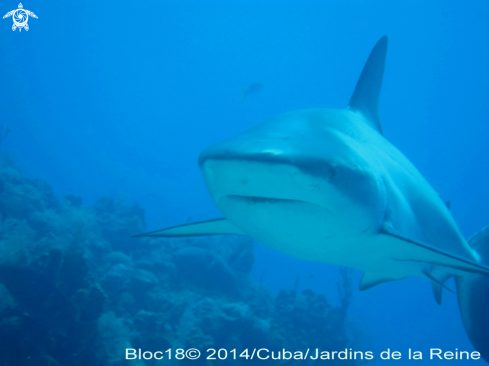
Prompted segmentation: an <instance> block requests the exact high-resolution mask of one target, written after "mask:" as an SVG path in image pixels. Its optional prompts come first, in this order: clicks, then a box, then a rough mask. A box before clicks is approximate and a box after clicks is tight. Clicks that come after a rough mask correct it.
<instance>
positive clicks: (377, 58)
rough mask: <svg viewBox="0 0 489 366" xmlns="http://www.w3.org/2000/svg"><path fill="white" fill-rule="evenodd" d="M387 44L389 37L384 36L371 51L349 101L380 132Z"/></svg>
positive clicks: (352, 107)
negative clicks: (380, 100) (380, 104)
mask: <svg viewBox="0 0 489 366" xmlns="http://www.w3.org/2000/svg"><path fill="white" fill-rule="evenodd" d="M387 44H388V38H387V36H383V37H382V38H381V39H379V41H378V42H377V43H376V45H375V46H374V48H373V49H372V52H370V56H369V57H368V59H367V62H366V63H365V66H364V67H363V70H362V73H361V74H360V78H359V79H358V81H357V86H356V87H355V90H354V91H353V94H352V96H351V99H350V103H348V108H350V109H353V110H357V111H359V112H361V113H362V114H363V115H364V116H365V117H366V118H367V119H368V121H369V122H370V124H371V125H372V127H373V128H375V129H376V130H377V131H379V132H380V133H382V127H381V125H380V119H379V96H380V90H381V89H382V80H383V79H384V69H385V58H386V56H387Z"/></svg>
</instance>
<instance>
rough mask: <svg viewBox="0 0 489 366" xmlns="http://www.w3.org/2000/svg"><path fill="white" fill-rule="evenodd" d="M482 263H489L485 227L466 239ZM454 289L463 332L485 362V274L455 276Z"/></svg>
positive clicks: (488, 318)
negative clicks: (455, 287)
mask: <svg viewBox="0 0 489 366" xmlns="http://www.w3.org/2000/svg"><path fill="white" fill-rule="evenodd" d="M469 245H470V246H471V247H472V249H473V250H475V251H476V252H477V254H478V255H479V257H480V261H481V262H482V263H483V264H486V265H488V264H489V226H487V227H485V228H484V229H482V230H481V231H479V232H478V233H476V234H475V235H473V236H472V237H471V238H470V239H469ZM456 281H457V291H458V303H459V306H460V313H461V314H462V320H463V322H464V326H465V331H466V332H467V335H468V337H469V339H470V342H472V345H473V346H474V348H475V349H476V350H477V351H479V352H480V354H481V356H482V358H483V359H484V360H485V361H486V362H488V363H489V331H488V329H489V311H488V309H489V277H488V276H484V275H480V274H468V275H466V276H463V277H458V278H457V279H456Z"/></svg>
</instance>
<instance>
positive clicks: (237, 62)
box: [0, 0, 489, 365]
mask: <svg viewBox="0 0 489 366" xmlns="http://www.w3.org/2000/svg"><path fill="white" fill-rule="evenodd" d="M0 5H1V9H0V11H3V13H7V12H9V11H10V10H12V9H15V8H17V6H18V4H17V3H16V2H11V1H5V0H2V1H1V2H0ZM23 5H24V8H25V9H28V10H30V11H32V12H34V13H35V14H36V15H37V16H38V17H39V19H33V18H32V17H30V18H29V26H30V29H29V31H28V32H26V31H25V30H22V31H21V32H19V31H18V30H17V31H15V32H13V31H12V29H11V27H12V19H11V18H7V19H3V20H2V21H1V22H0V85H1V87H0V111H1V114H0V118H1V119H0V125H2V129H1V130H0V132H1V137H2V138H3V137H5V138H4V139H2V141H1V143H0V150H1V151H0V152H1V153H2V154H3V157H2V163H1V170H0V205H1V206H0V214H1V224H0V227H1V228H0V253H1V257H0V282H1V283H3V287H1V288H0V297H1V298H2V300H1V301H0V312H1V313H0V315H1V320H0V340H1V342H2V344H4V345H8V347H7V349H9V350H10V351H11V352H10V353H9V352H1V354H0V364H2V365H28V364H36V365H57V364H62V365H71V364H73V365H78V364H87V362H91V363H93V364H94V365H118V364H126V363H127V362H129V361H122V360H121V354H119V352H121V353H123V349H124V347H126V346H128V345H131V346H132V347H141V348H146V349H151V348H153V349H155V350H164V349H166V348H168V347H169V346H170V345H172V346H175V345H182V347H197V346H199V347H201V348H202V349H203V348H204V347H206V346H218V345H224V346H226V347H227V348H232V347H231V346H232V345H235V346H236V345H238V346H236V347H238V348H239V347H241V348H244V347H245V346H249V347H253V346H257V347H270V348H273V347H276V348H281V347H284V346H285V347H286V348H290V349H292V350H296V349H297V350H298V349H299V348H301V347H319V348H321V349H324V350H331V351H332V350H344V349H345V348H352V349H355V350H363V351H367V350H371V351H374V354H375V355H376V356H377V354H378V353H379V352H380V351H383V350H386V349H387V348H390V349H391V350H397V351H401V352H402V353H403V354H405V353H406V352H407V349H408V348H412V349H413V350H419V351H423V352H427V351H428V350H429V348H435V347H436V348H442V349H443V350H455V349H456V348H458V349H459V350H472V349H473V348H472V346H471V344H470V342H469V341H468V339H467V336H466V335H465V331H464V329H463V325H462V321H461V318H460V314H459V310H458V304H457V299H456V295H455V294H452V293H449V292H448V291H444V299H443V305H442V306H438V305H437V304H436V302H435V301H434V298H433V295H432V293H431V285H430V284H429V283H428V282H427V281H424V280H421V279H408V280H404V281H399V282H391V283H386V284H382V285H380V286H378V287H375V288H373V289H370V290H368V291H365V292H359V291H358V290H357V288H358V281H359V278H360V277H361V273H360V272H358V271H352V272H345V271H344V270H339V269H338V267H335V266H329V265H326V264H321V263H310V262H305V261H301V260H299V259H295V258H291V257H288V256H286V255H283V254H281V253H278V252H276V251H273V250H271V249H268V248H266V247H264V246H263V245H261V244H259V243H255V242H253V241H251V240H246V239H236V238H232V237H229V238H223V237H215V238H207V239H206V238H201V239H191V240H190V239H181V240H155V239H152V240H150V239H129V237H130V236H131V235H134V234H138V233H141V232H144V231H150V230H156V229H161V228H163V227H166V226H172V225H178V224H181V223H186V222H192V221H199V220H206V219H212V218H216V217H220V216H221V215H220V213H219V212H218V210H217V208H216V207H215V206H214V204H213V203H212V201H211V199H210V196H209V195H208V193H207V190H206V188H205V185H204V181H203V179H202V176H201V173H200V171H199V168H198V165H197V157H198V156H199V154H200V152H201V151H202V150H203V149H204V148H205V147H207V146H209V145H210V144H212V143H214V142H217V141H220V140H222V139H224V138H226V137H230V136H234V135H236V134H238V133H240V132H242V131H244V130H245V129H248V128H250V127H251V126H254V125H256V124H258V123H259V122H262V121H264V120H266V119H268V118H270V117H272V116H274V115H277V114H279V113H283V112H286V111H290V110H295V109H301V108H310V107H331V108H342V107H344V106H345V105H346V104H347V102H348V100H349V98H350V95H351V93H352V91H353V88H354V86H355V84H356V81H357V78H358V76H359V74H360V71H361V69H362V67H363V65H364V62H365V60H366V58H367V56H368V54H369V52H370V50H371V48H372V47H373V45H374V44H375V42H376V41H377V40H378V39H379V38H380V37H381V36H383V35H388V36H389V51H388V56H387V64H386V72H385V77H384V85H383V89H382V94H381V100H380V118H381V123H382V127H383V131H384V135H385V137H386V138H387V139H388V140H389V141H391V142H392V143H393V144H394V145H395V146H396V147H397V148H399V150H400V151H401V152H403V153H404V154H405V155H406V156H407V157H408V158H409V159H410V160H411V161H412V162H413V164H414V165H415V166H416V167H417V168H418V169H419V170H420V172H421V173H422V174H423V175H424V176H425V177H426V179H427V180H428V181H429V182H430V184H431V185H432V186H433V187H434V188H435V190H437V191H438V192H439V193H440V194H441V196H442V197H443V198H444V199H445V200H447V201H450V202H451V207H452V213H453V216H454V217H455V220H456V222H457V223H458V225H459V227H460V229H461V231H462V232H463V234H464V235H465V236H466V237H469V236H470V235H471V234H473V233H475V232H476V231H478V230H480V229H481V228H482V227H484V226H486V225H489V210H488V207H489V194H488V193H487V192H488V189H487V187H488V186H489V169H488V168H489V165H488V163H487V157H488V156H489V144H488V143H487V139H488V136H489V123H488V121H489V105H488V100H489V87H488V85H489V70H488V67H487V65H488V64H489V47H488V46H489V22H488V19H489V3H488V2H487V1H485V0H479V1H475V0H473V1H470V0H469V1H464V2H460V1H452V0H443V1H419V0H417V1H412V0H411V1H381V0H371V1H367V0H342V1H336V0H335V1H333V0H329V1H264V0H262V1H145V2H140V3H135V2H129V1H118V2H115V1H102V2H96V3H95V2H92V3H66V2H60V1H49V2H39V1H36V2H25V3H23ZM257 85H258V86H259V87H257ZM247 88H249V89H248V90H249V91H250V92H249V93H248V94H249V95H247V96H246V97H245V98H244V97H243V89H245V90H246V89H247ZM8 130H10V132H8V134H7V131H8ZM209 258H212V261H214V262H213V263H218V264H217V265H215V266H214V267H212V268H209V266H207V265H206V263H208V262H209ZM212 261H211V262H212ZM196 271H197V272H198V274H197V275H196ZM223 278H226V279H227V280H223ZM216 279H219V281H217V280H216ZM226 281H228V282H226ZM218 282H219V283H223V284H224V285H217V286H216V283H218ZM448 286H449V287H451V288H454V287H455V286H454V283H452V282H450V283H449V284H448ZM308 289H310V290H308ZM53 299H56V301H54V300H53ZM60 299H61V300H60ZM34 303H35V304H38V306H33V305H32V304H34ZM328 348H329V349H328ZM198 362H199V361H195V362H194V363H196V364H198ZM389 362H396V364H408V363H411V362H414V361H408V360H406V359H405V358H404V357H403V359H402V360H399V361H381V360H379V358H378V357H376V358H375V359H374V360H372V361H369V364H371V365H378V364H385V363H389ZM427 362H430V363H433V362H434V363H436V362H438V361H429V360H423V361H416V363H419V364H422V363H427ZM439 362H442V361H439ZM445 362H446V361H445ZM462 362H463V361H462ZM473 362H477V363H478V364H484V361H471V363H473ZM133 364H138V363H137V362H136V361H134V362H133ZM145 364H151V363H150V362H145ZM200 364H202V363H200ZM244 364H246V362H244ZM342 364H348V362H343V363H342ZM351 364H355V363H351Z"/></svg>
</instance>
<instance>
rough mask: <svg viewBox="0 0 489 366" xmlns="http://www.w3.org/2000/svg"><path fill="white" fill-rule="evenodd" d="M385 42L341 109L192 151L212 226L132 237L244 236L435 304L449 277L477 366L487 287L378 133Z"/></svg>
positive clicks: (417, 181)
mask: <svg viewBox="0 0 489 366" xmlns="http://www.w3.org/2000/svg"><path fill="white" fill-rule="evenodd" d="M387 43H388V42H387V37H382V38H381V39H380V40H379V41H378V42H377V44H376V45H375V47H374V48H373V50H372V52H371V54H370V56H369V58H368V60H367V62H366V64H365V67H364V69H363V71H362V74H361V75H360V78H359V80H358V83H357V86H356V88H355V91H354V92H353V95H352V97H351V99H350V102H349V104H348V106H347V107H346V108H345V109H306V110H298V111H293V112H288V113H284V114H282V115H279V116H277V117H275V118H272V119H271V120H269V121H266V122H264V123H261V124H259V125H257V126H256V127H254V128H251V129H250V130H248V131H245V132H243V133H242V134H240V135H238V136H235V137H232V138H229V139H227V140H224V141H222V142H219V143H217V144H215V145H212V146H210V147H208V148H207V149H205V150H204V151H203V152H202V154H201V155H200V158H199V166H200V168H201V169H202V173H203V175H204V179H205V182H206V185H207V188H208V190H209V193H210V195H211V197H212V199H213V201H214V203H215V204H216V206H217V207H218V208H219V210H220V211H221V212H222V213H223V215H224V218H223V219H218V220H211V221H204V222H199V223H193V224H189V225H181V226H176V227H172V228H167V229H164V230H159V231H155V232H151V233H146V234H141V235H138V236H153V237H174V236H195V235H226V234H234V235H249V236H251V237H253V238H255V239H256V240H258V241H260V242H262V243H263V244H265V245H268V246H270V247H272V248H275V249H277V250H279V251H282V252H285V253H287V254H290V255H292V256H294V257H298V258H301V259H305V260H311V261H319V262H325V263H330V264H337V265H341V266H348V267H353V268H356V269H360V270H363V271H364V275H363V278H362V281H361V283H360V288H361V289H368V288H370V287H373V286H375V285H377V284H380V283H382V282H386V281H393V280H401V279H404V278H407V277H410V276H418V277H422V278H425V279H428V280H429V281H430V282H431V283H432V286H433V292H434V295H435V298H436V300H437V302H438V303H441V298H442V289H443V287H445V285H444V283H445V282H446V281H447V280H448V279H449V278H451V277H456V279H457V289H458V293H459V302H460V306H461V312H462V318H463V320H464V324H465V327H466V330H467V333H468V335H469V338H470V340H471V341H472V343H473V345H474V346H475V347H476V348H477V349H478V350H479V351H480V352H481V353H482V356H483V357H484V358H485V360H486V361H488V360H489V353H488V352H487V351H486V349H487V348H488V346H487V345H488V343H489V340H488V339H487V338H488V337H489V336H485V335H484V333H487V332H484V331H482V330H481V329H480V328H477V327H476V326H475V325H474V324H488V323H489V317H487V316H486V315H484V313H485V312H484V311H482V310H481V309H483V308H484V306H486V304H487V303H488V302H489V296H487V293H486V296H485V297H480V296H479V297H477V296H474V295H473V293H474V291H475V289H476V288H477V285H478V283H484V284H485V287H484V288H487V289H489V284H488V283H489V277H486V276H488V275H489V267H488V266H487V264H485V263H484V262H483V261H481V256H480V255H479V254H478V253H477V252H476V251H475V250H474V249H472V248H471V247H470V246H469V244H468V243H467V241H466V240H465V239H464V238H463V236H462V234H461V233H460V231H459V229H458V227H457V225H456V223H455V222H454V220H453V218H452V216H451V214H450V212H449V210H448V209H447V207H446V205H445V204H444V202H443V201H442V200H441V199H440V197H439V195H438V194H437V193H436V192H435V191H434V190H433V188H432V187H431V186H430V185H429V184H428V182H427V181H426V180H425V179H424V178H423V176H422V175H421V174H420V173H419V172H418V170H417V169H416V168H415V167H414V166H413V165H412V164H411V162H410V161H409V160H408V159H407V158H406V157H405V156H404V155H403V154H402V153H401V152H400V151H399V150H397V149H396V148H395V147H394V146H393V145H392V144H391V143H390V142H389V141H388V140H387V139H386V138H385V137H384V136H383V134H382V129H381V126H380V121H379V116H378V100H379V95H380V90H381V86H382V79H383V74H384V66H385V58H386V54H387ZM479 252H480V253H481V254H483V253H482V251H479ZM480 301H483V303H482V304H481V303H480ZM481 317H484V320H482V319H480V318H481Z"/></svg>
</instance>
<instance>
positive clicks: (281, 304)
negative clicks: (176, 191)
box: [0, 160, 355, 366]
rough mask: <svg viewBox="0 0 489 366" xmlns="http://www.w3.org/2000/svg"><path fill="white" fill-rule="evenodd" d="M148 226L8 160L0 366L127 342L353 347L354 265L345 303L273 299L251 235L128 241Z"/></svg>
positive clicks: (150, 346)
mask: <svg viewBox="0 0 489 366" xmlns="http://www.w3.org/2000/svg"><path fill="white" fill-rule="evenodd" d="M144 226H145V222H144V212H143V210H142V209H141V208H140V207H139V206H137V205H131V204H128V203H126V202H123V201H120V200H114V199H110V198H102V199H100V200H99V201H98V202H97V203H96V204H95V205H93V206H83V205H82V199H81V198H80V197H77V196H73V195H69V196H66V197H64V200H61V201H60V200H58V199H57V198H56V197H55V195H54V194H53V193H52V191H51V189H50V187H49V186H48V185H47V184H46V183H45V182H43V181H41V180H36V179H28V178H26V177H25V176H24V175H23V173H22V172H21V171H20V170H19V169H18V168H16V167H14V166H13V165H12V164H11V162H10V161H8V160H4V161H3V163H2V166H1V167H0V319H1V320H0V344H2V346H3V347H2V348H3V351H2V352H1V353H0V364H1V365H6V366H9V365H15V366H23V365H33V364H35V365H37V366H54V365H64V366H69V365H92V366H99V365H100V366H101V365H122V364H123V363H124V364H125V362H126V361H124V357H125V349H126V348H142V349H144V350H148V351H153V352H154V351H165V350H166V349H168V348H173V349H175V348H178V347H182V348H189V347H193V348H198V349H200V350H202V351H205V350H206V349H207V348H210V347H212V348H217V349H218V348H227V349H228V350H231V349H237V350H243V349H245V348H250V349H251V348H255V347H256V348H268V349H270V350H282V349H290V350H294V351H299V350H304V349H306V348H308V347H310V348H315V347H319V348H321V349H323V350H330V351H333V350H336V351H337V350H344V349H345V348H346V347H348V346H349V344H351V343H350V340H349V339H348V337H347V333H346V330H345V322H344V320H345V316H346V309H347V307H348V304H349V301H350V299H351V290H350V289H349V286H350V285H349V282H348V274H347V272H344V273H342V276H343V277H342V281H341V282H339V287H338V288H339V291H340V294H341V295H342V300H343V301H342V305H341V306H340V307H335V306H333V305H331V304H330V303H329V301H328V300H327V298H326V297H325V296H324V295H321V294H318V293H315V292H313V291H311V290H306V291H303V292H302V293H298V292H297V291H296V290H282V291H281V292H280V293H279V294H278V295H273V294H271V293H270V291H269V290H267V289H266V288H265V287H264V286H262V285H259V284H256V283H253V282H252V281H251V280H250V278H249V273H250V271H251V269H252V267H253V262H254V257H253V244H252V242H251V241H250V240H249V239H246V238H238V237H209V238H197V239H195V238H192V239H173V240H157V239H138V240H137V241H136V239H130V236H131V235H133V234H137V233H140V232H142V231H144ZM131 362H133V364H134V365H142V364H143V362H142V361H131ZM248 362H249V361H248ZM275 362H276V361H275ZM282 362H283V361H282ZM299 362H300V361H294V360H291V361H288V364H294V363H297V364H298V363H299ZM308 362H309V361H308ZM311 362H312V361H311ZM329 362H330V363H331V364H335V363H334V362H336V361H329ZM338 362H341V364H342V365H344V364H354V363H355V361H338ZM155 363H156V362H155V361H154V360H153V361H144V364H146V365H152V364H155ZM183 363H185V362H183ZM193 363H194V364H195V365H202V364H206V360H205V359H204V358H202V359H199V360H198V361H193ZM228 363H230V361H229V360H228ZM234 363H238V364H246V363H247V362H246V361H244V360H240V359H238V360H237V361H234Z"/></svg>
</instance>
